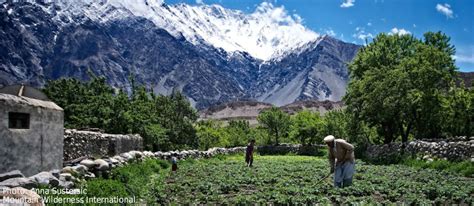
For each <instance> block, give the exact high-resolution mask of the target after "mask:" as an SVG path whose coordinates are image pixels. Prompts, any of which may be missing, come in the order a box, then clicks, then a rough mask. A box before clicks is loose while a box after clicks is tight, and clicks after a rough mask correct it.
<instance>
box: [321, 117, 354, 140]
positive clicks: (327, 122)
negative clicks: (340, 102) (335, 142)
mask: <svg viewBox="0 0 474 206" xmlns="http://www.w3.org/2000/svg"><path fill="white" fill-rule="evenodd" d="M349 123H350V117H349V115H348V113H347V112H345V110H331V111H328V112H326V114H324V116H323V125H322V131H321V136H322V137H325V136H327V135H334V136H335V137H336V138H343V139H346V140H350V135H349V134H348V131H349Z"/></svg>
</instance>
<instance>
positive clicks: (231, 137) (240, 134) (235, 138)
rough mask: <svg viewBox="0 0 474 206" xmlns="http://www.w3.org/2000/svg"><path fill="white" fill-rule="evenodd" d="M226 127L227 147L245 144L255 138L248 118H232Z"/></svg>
mask: <svg viewBox="0 0 474 206" xmlns="http://www.w3.org/2000/svg"><path fill="white" fill-rule="evenodd" d="M228 124H229V125H227V126H226V127H225V128H224V129H225V131H226V133H227V135H226V137H227V138H228V140H227V142H228V144H227V145H226V147H237V146H244V145H246V144H247V143H248V141H249V140H250V139H254V138H255V137H254V134H253V131H252V130H251V128H250V125H249V122H248V121H246V120H231V121H229V123H228Z"/></svg>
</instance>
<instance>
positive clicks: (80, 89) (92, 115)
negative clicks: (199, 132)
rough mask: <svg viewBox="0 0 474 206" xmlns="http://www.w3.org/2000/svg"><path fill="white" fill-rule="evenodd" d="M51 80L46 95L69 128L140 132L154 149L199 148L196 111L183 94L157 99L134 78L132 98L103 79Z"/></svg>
mask: <svg viewBox="0 0 474 206" xmlns="http://www.w3.org/2000/svg"><path fill="white" fill-rule="evenodd" d="M89 75H90V80H89V81H86V82H81V81H78V80H76V79H59V80H53V81H49V82H48V84H47V85H46V87H45V89H44V92H45V93H46V95H48V97H49V98H50V99H51V100H52V101H54V102H56V103H57V104H58V105H59V106H61V107H62V108H63V109H64V119H65V125H66V127H67V128H78V129H81V128H100V129H103V130H105V131H106V132H108V133H122V134H124V133H138V134H140V135H141V136H142V137H143V138H144V142H145V147H146V148H148V149H152V150H171V149H183V148H197V138H196V131H195V129H194V127H193V124H194V122H195V121H196V120H197V112H196V111H195V110H194V109H193V108H192V107H191V105H190V103H189V101H188V100H187V98H186V97H185V96H184V95H182V94H181V93H180V92H174V93H173V94H172V95H171V96H161V95H159V96H156V95H154V94H153V93H152V92H148V91H147V90H146V89H145V87H143V86H138V85H136V83H135V81H134V80H133V78H131V82H132V93H131V95H130V97H129V96H128V94H127V93H125V92H124V91H123V90H118V92H117V94H115V89H114V88H112V87H111V86H109V85H108V84H107V82H106V80H105V78H104V77H97V76H95V75H93V74H92V73H89Z"/></svg>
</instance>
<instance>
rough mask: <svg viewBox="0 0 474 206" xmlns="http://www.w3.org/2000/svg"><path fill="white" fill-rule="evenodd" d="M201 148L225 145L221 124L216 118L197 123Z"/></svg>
mask: <svg viewBox="0 0 474 206" xmlns="http://www.w3.org/2000/svg"><path fill="white" fill-rule="evenodd" d="M196 130H197V136H198V139H199V149H201V150H207V149H209V148H211V147H217V146H224V145H225V144H226V143H225V142H224V138H223V136H222V135H223V132H222V131H221V130H222V128H221V124H220V123H219V122H217V121H215V120H206V121H199V122H198V123H197V124H196Z"/></svg>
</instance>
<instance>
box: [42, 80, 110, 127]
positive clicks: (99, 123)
mask: <svg viewBox="0 0 474 206" xmlns="http://www.w3.org/2000/svg"><path fill="white" fill-rule="evenodd" d="M90 75H91V77H90V78H91V80H90V81H89V82H84V83H83V82H80V81H78V80H76V79H59V80H54V81H48V83H47V85H46V87H45V88H44V89H43V91H44V92H45V94H46V95H47V96H48V97H49V98H50V99H51V100H53V101H54V102H56V103H57V104H58V105H59V106H61V107H62V108H63V109H64V121H65V126H66V127H67V128H102V129H104V128H106V127H107V125H108V124H109V123H110V121H111V118H112V109H111V108H110V105H112V101H113V89H112V88H111V87H110V86H108V85H107V83H106V81H105V78H103V77H97V76H94V75H93V74H92V73H90Z"/></svg>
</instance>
